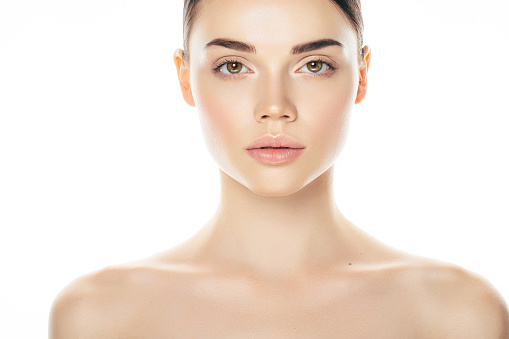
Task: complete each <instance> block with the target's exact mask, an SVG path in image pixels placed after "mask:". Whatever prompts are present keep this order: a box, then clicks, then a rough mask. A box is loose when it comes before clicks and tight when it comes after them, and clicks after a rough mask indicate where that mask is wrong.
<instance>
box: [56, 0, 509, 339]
mask: <svg viewBox="0 0 509 339" xmlns="http://www.w3.org/2000/svg"><path fill="white" fill-rule="evenodd" d="M184 25H185V27H184V50H177V51H176V52H175V56H174V60H175V64H176V67H177V73H178V78H179V81H180V86H181V89H182V95H183V97H184V99H185V101H186V102H187V103H188V104H190V105H191V106H196V108H197V110H198V113H199V116H200V121H201V125H202V130H203V133H204V137H205V141H206V144H207V146H208V149H209V151H210V152H211V154H212V156H213V157H214V159H215V160H216V162H217V163H218V165H219V167H220V169H221V171H220V176H221V178H220V179H221V201H220V204H219V206H218V209H217V212H216V213H215V215H214V216H213V217H212V218H211V219H210V220H209V222H208V223H207V224H206V225H205V226H204V227H203V228H202V229H201V230H200V231H199V232H198V233H197V234H196V235H195V236H193V237H192V238H191V239H189V240H188V241H186V242H185V243H183V244H181V245H179V246H177V247H175V248H173V249H170V250H169V251H167V252H165V253H162V254H159V255H157V256H154V257H151V258H149V259H145V260H142V261H139V262H136V263H131V264H125V265H119V266H116V267H110V268H107V269H104V270H101V271H100V272H96V273H93V274H90V275H88V276H86V277H83V278H80V279H78V280H77V281H75V282H73V283H72V284H71V285H70V286H69V287H67V288H66V289H65V290H64V291H63V292H62V293H61V294H60V296H59V297H58V298H57V300H56V301H55V304H54V307H53V311H52V317H51V326H50V337H51V338H229V337H232V338H251V337H256V338H295V337H302V338H380V337H382V338H415V337H422V338H449V337H450V338H508V337H509V319H508V315H507V309H506V307H505V305H504V302H503V300H502V299H501V298H500V296H499V295H498V294H497V292H496V291H494V289H493V288H492V287H491V286H490V285H489V284H488V283H487V282H485V281H484V280H483V279H481V278H479V277H477V276H476V275H474V274H472V273H469V272H466V271H465V270H463V269H461V268H458V267H455V266H452V265H449V264H445V263H441V262H435V261H432V260H429V259H425V258H421V257H417V256H413V255H410V254H407V253H403V252H400V251H397V250H395V249H392V248H390V247H388V246H386V245H385V244H382V243H380V242H379V241H377V240H375V239H373V238H372V237H370V236H369V235H367V234H365V233H363V232H362V231H361V230H360V229H358V228H357V227H356V226H354V225H352V224H351V223H350V222H349V221H348V220H347V219H346V218H345V217H344V216H343V215H342V214H341V213H340V211H339V209H338V207H337V206H336V203H335V201H334V196H333V189H332V188H333V187H332V182H333V172H334V170H333V169H334V161H335V159H336V158H337V156H338V155H339V153H340V151H341V149H342V147H343V145H344V142H345V139H346V133H347V127H348V121H349V116H350V114H351V110H352V107H353V106H354V104H357V103H360V102H361V101H362V100H363V99H364V97H365V95H366V90H367V73H368V68H369V62H370V49H369V48H368V47H366V46H363V41H362V27H363V25H362V18H361V14H360V3H359V2H358V1H330V0H291V1H290V0H281V1H279V0H278V1H273V0H272V1H269V0H243V1H235V0H214V1H210V0H201V1H186V5H185V22H184Z"/></svg>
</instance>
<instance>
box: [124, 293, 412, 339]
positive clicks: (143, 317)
mask: <svg viewBox="0 0 509 339" xmlns="http://www.w3.org/2000/svg"><path fill="white" fill-rule="evenodd" d="M160 296H161V297H160V298H159V299H152V300H153V301H152V302H150V303H145V304H143V306H142V307H140V308H139V310H142V312H140V313H138V316H137V317H136V318H135V320H134V321H133V322H132V326H133V327H132V329H131V330H130V331H129V332H130V335H133V337H134V338H138V336H136V335H135V334H136V333H137V334H139V335H140V336H139V337H147V336H149V337H150V338H380V337H386V338H418V337H419V335H418V333H417V332H419V330H418V329H416V327H415V326H414V325H411V324H413V323H414V322H413V320H412V319H413V313H414V309H413V308H412V306H411V305H406V304H405V303H404V302H402V300H400V299H399V298H398V296H397V293H396V291H386V290H383V289H381V290H366V289H363V288H346V286H321V288H317V287H316V286H314V287H313V288H312V289H311V288H309V289H308V290H307V291H306V289H305V286H301V287H300V288H299V287H296V286H286V287H283V286H279V287H274V286H273V287H270V288H267V287H265V288H252V287H251V288H245V286H244V287H242V286H239V285H238V284H236V285H234V286H214V285H213V284H209V285H207V286H204V287H202V288H197V287H196V286H194V288H191V289H187V290H185V292H183V293H180V294H170V295H168V294H166V293H161V294H160ZM126 334H127V333H126ZM141 334H143V335H141ZM149 334H150V335H149Z"/></svg>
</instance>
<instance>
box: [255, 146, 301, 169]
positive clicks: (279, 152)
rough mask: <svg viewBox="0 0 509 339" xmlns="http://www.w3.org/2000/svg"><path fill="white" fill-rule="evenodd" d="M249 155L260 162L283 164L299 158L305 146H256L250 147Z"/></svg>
mask: <svg viewBox="0 0 509 339" xmlns="http://www.w3.org/2000/svg"><path fill="white" fill-rule="evenodd" d="M247 152H248V153H249V155H250V156H251V157H252V158H253V159H255V160H256V161H258V162H261V163H263V164H267V165H283V164H287V163H289V162H292V161H294V160H295V159H297V158H298V157H299V156H300V155H301V154H302V152H304V149H303V148H265V149H261V148H255V149H248V150H247Z"/></svg>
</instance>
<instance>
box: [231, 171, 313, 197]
mask: <svg viewBox="0 0 509 339" xmlns="http://www.w3.org/2000/svg"><path fill="white" fill-rule="evenodd" d="M294 174H295V173H294ZM307 179H309V178H306V177H302V176H299V175H297V176H292V174H290V173H287V174H286V175H284V174H279V173H278V174H275V175H274V173H273V174H272V175H268V176H255V177H254V178H253V177H243V178H242V179H241V180H237V181H238V182H239V183H240V184H241V185H243V186H244V187H246V188H247V189H248V190H250V191H251V192H253V193H255V194H256V195H259V196H262V197H284V196H289V195H292V194H294V193H297V192H299V191H300V190H302V189H303V188H305V187H306V186H307V185H308V184H309V182H308V180H307Z"/></svg>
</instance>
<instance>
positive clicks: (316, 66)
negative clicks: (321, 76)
mask: <svg viewBox="0 0 509 339" xmlns="http://www.w3.org/2000/svg"><path fill="white" fill-rule="evenodd" d="M329 68H332V67H331V66H330V65H329V64H327V63H326V62H323V61H321V60H313V61H310V62H308V63H307V64H305V65H304V66H302V67H301V68H300V69H299V72H304V73H324V72H326V71H327V70H328V69H329Z"/></svg>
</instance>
